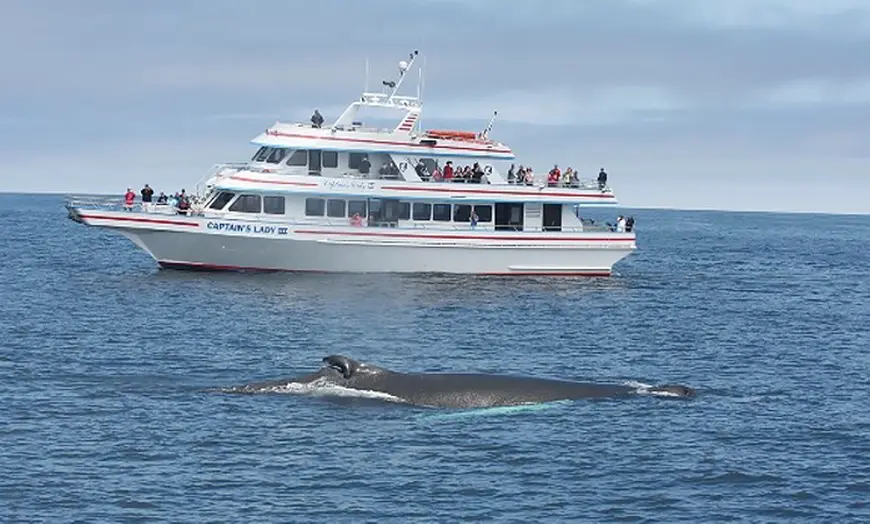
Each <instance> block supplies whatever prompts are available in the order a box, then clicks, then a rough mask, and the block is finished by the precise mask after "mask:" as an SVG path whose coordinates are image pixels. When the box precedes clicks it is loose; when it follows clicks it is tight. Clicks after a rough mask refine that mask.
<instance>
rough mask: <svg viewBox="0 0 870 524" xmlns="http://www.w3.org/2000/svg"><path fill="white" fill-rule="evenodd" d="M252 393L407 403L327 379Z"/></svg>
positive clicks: (384, 394) (276, 386)
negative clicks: (331, 382) (347, 386)
mask: <svg viewBox="0 0 870 524" xmlns="http://www.w3.org/2000/svg"><path fill="white" fill-rule="evenodd" d="M248 392H250V393H280V394H285V395H305V396H310V397H344V398H366V399H376V400H384V401H387V402H398V403H404V402H405V401H404V400H403V399H401V398H399V397H396V396H393V395H389V394H387V393H382V392H380V391H370V390H366V389H351V388H346V387H343V386H337V385H335V384H330V383H329V382H328V381H327V379H325V378H319V379H317V380H314V381H312V382H304V383H303V382H287V383H286V384H281V385H273V386H268V387H264V388H261V389H257V390H254V391H251V390H249V391H248Z"/></svg>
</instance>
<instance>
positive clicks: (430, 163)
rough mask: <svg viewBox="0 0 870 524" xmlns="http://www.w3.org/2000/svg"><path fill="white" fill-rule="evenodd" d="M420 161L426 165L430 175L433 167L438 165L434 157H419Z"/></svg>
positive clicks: (433, 170) (433, 169)
mask: <svg viewBox="0 0 870 524" xmlns="http://www.w3.org/2000/svg"><path fill="white" fill-rule="evenodd" d="M420 162H422V163H423V165H424V166H426V172H427V173H429V174H430V175H431V174H432V173H434V172H435V168H436V167H438V161H437V160H435V159H434V158H421V159H420Z"/></svg>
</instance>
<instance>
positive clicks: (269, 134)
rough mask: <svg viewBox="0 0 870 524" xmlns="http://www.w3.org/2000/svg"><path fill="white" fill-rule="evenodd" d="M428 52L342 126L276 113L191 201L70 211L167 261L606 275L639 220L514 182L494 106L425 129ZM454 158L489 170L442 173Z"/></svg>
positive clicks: (588, 197)
mask: <svg viewBox="0 0 870 524" xmlns="http://www.w3.org/2000/svg"><path fill="white" fill-rule="evenodd" d="M417 58H418V53H417V51H414V52H413V53H411V55H410V56H409V59H408V60H403V61H401V62H400V63H399V70H398V77H397V78H396V79H395V80H385V81H383V90H382V92H368V89H366V90H364V92H363V94H362V96H361V97H360V98H359V99H358V100H355V101H353V102H352V103H351V104H350V105H349V106H348V107H347V109H346V110H345V111H344V112H343V113H342V114H341V115H340V116H339V117H338V119H336V120H335V121H334V122H333V123H332V124H329V125H323V122H322V121H323V119H322V117H320V115H319V113H318V112H316V111H315V117H312V123H282V122H277V123H275V124H274V125H273V126H271V127H269V128H268V129H266V130H265V131H264V132H263V133H261V134H260V135H258V136H257V137H256V138H254V139H253V141H252V142H253V144H254V145H256V146H257V148H258V149H257V150H256V152H255V153H254V154H253V156H252V157H251V159H250V160H249V161H247V162H241V163H232V164H219V165H215V166H213V167H212V169H211V170H209V172H208V173H207V174H206V176H205V177H203V179H202V180H200V183H199V184H198V185H197V187H196V191H195V195H194V197H193V198H192V202H193V203H192V205H190V207H189V208H188V209H182V210H179V209H178V208H176V207H175V206H172V205H161V204H157V203H153V202H152V203H142V202H138V201H136V202H133V203H130V202H127V204H126V205H125V203H124V202H122V201H119V200H116V199H110V200H106V199H95V198H87V197H75V196H71V197H68V199H67V206H66V207H67V210H68V213H69V217H70V218H72V219H73V220H76V221H78V222H81V223H84V224H86V225H88V226H94V227H102V228H109V229H112V230H114V231H117V232H118V233H120V234H122V235H124V236H125V237H127V238H128V239H130V240H131V241H132V242H133V243H134V244H135V245H137V246H139V247H140V248H141V249H143V250H144V251H146V252H147V253H148V254H149V255H151V256H152V257H153V258H154V259H155V260H156V262H157V263H158V264H159V265H160V266H162V267H166V268H198V269H214V270H267V271H271V270H283V271H315V272H388V273H393V272H395V273H429V272H432V273H463V274H482V275H586V276H608V275H610V274H611V273H612V270H613V266H614V264H615V263H617V262H618V261H619V260H621V259H623V258H624V257H626V256H627V255H629V254H630V253H631V252H632V251H633V250H634V249H636V244H635V233H634V232H632V231H628V232H626V231H621V230H612V229H611V228H610V227H602V226H594V225H590V223H589V222H584V221H583V220H581V219H580V218H579V216H580V215H579V214H578V213H577V210H578V209H579V210H581V213H582V210H584V209H588V208H591V207H595V208H598V207H601V206H613V205H616V204H617V200H616V197H615V195H614V194H613V191H612V190H611V188H610V187H609V186H606V185H603V186H600V185H599V184H598V183H597V182H593V181H589V182H586V181H579V180H577V181H576V182H574V183H571V184H568V185H567V186H566V185H565V184H559V185H556V186H554V185H552V184H548V182H547V181H546V180H534V181H531V182H529V183H509V182H512V181H509V180H508V177H507V173H508V170H509V168H510V167H511V166H512V164H513V163H514V161H515V155H514V153H513V151H512V150H511V149H510V148H509V147H508V146H506V145H505V144H503V143H500V142H497V141H494V140H492V139H490V138H489V133H490V131H491V128H492V124H493V120H494V118H495V114H494V115H493V120H490V122H489V125H488V126H487V127H486V129H484V130H483V131H482V132H472V131H453V130H428V131H426V130H423V129H421V127H422V126H421V124H420V116H421V113H422V100H421V97H420V94H419V93H420V91H419V89H420V88H419V86H418V94H417V96H402V95H399V94H398V91H399V88H400V87H401V86H402V84H403V82H404V80H405V79H406V78H408V77H410V76H412V75H411V74H410V71H411V68H412V66H413V65H414V63H415V61H416V60H417ZM420 79H422V72H420ZM361 110H366V111H368V110H383V111H387V112H391V113H392V116H393V118H394V120H393V121H394V122H395V125H393V126H392V127H390V128H386V129H382V128H375V127H371V126H368V127H367V126H366V125H364V124H363V122H362V121H361V119H360V117H359V114H360V111H361ZM396 115H398V116H396ZM448 162H449V163H450V164H451V166H453V167H454V168H458V167H462V166H466V165H467V166H471V165H475V166H476V172H477V173H478V174H479V173H481V172H482V173H483V176H478V177H477V178H475V179H463V180H462V183H459V181H458V180H457V178H455V177H454V179H453V180H451V181H446V180H443V179H442V180H440V181H438V180H436V178H437V177H434V178H433V177H432V176H431V174H432V173H434V172H436V171H438V172H440V171H441V170H443V169H444V167H445V166H446V165H447V164H448ZM471 182H478V183H471Z"/></svg>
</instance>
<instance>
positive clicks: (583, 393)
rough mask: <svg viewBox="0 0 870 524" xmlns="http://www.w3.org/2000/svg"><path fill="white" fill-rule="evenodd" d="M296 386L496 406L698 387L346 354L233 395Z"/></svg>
mask: <svg viewBox="0 0 870 524" xmlns="http://www.w3.org/2000/svg"><path fill="white" fill-rule="evenodd" d="M291 384H295V385H317V386H337V387H341V388H347V389H353V390H358V391H365V392H369V393H377V394H381V395H383V396H385V397H388V398H390V399H393V400H395V401H398V402H401V403H405V404H410V405H413V406H419V407H428V408H491V407H502V406H521V405H529V404H540V403H546V402H554V401H561V400H579V399H604V398H611V399H612V398H626V397H636V396H640V395H645V394H646V395H655V396H658V397H666V398H667V397H670V398H682V399H686V398H691V397H694V396H695V395H696V392H695V390H694V389H693V388H690V387H688V386H684V385H677V384H664V385H658V386H631V385H624V384H595V383H586V382H572V381H567V380H560V379H551V378H536V377H528V376H514V375H499V374H485V373H404V372H399V371H393V370H390V369H386V368H382V367H379V366H375V365H372V364H368V363H365V362H359V361H357V360H354V359H352V358H350V357H346V356H344V355H329V356H327V357H324V358H323V360H322V365H321V367H320V369H319V370H317V371H315V372H313V373H309V374H307V375H302V376H299V377H294V378H285V379H279V380H270V381H265V382H256V383H251V384H246V385H242V386H233V387H231V388H228V389H226V390H224V391H226V392H229V393H262V392H268V391H274V390H275V389H278V388H284V387H287V386H289V385H291Z"/></svg>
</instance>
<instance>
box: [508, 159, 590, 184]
mask: <svg viewBox="0 0 870 524" xmlns="http://www.w3.org/2000/svg"><path fill="white" fill-rule="evenodd" d="M507 181H508V184H521V185H527V186H532V185H534V184H535V172H534V170H533V169H532V168H531V166H529V167H526V166H523V165H521V166H520V167H519V169H517V168H516V166H515V165H514V164H511V167H510V169H509V170H508V172H507ZM547 186H549V187H580V174H579V173H578V172H577V171H575V170H574V169H573V168H572V167H570V166H568V169H566V170H565V172H564V173H563V172H562V170H561V169H559V165H558V164H555V165H554V166H553V169H551V170H550V172H549V173H547ZM605 187H607V172H606V171H604V168H603V167H602V168H601V171H599V172H598V189H600V190H601V191H604V188H605Z"/></svg>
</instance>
